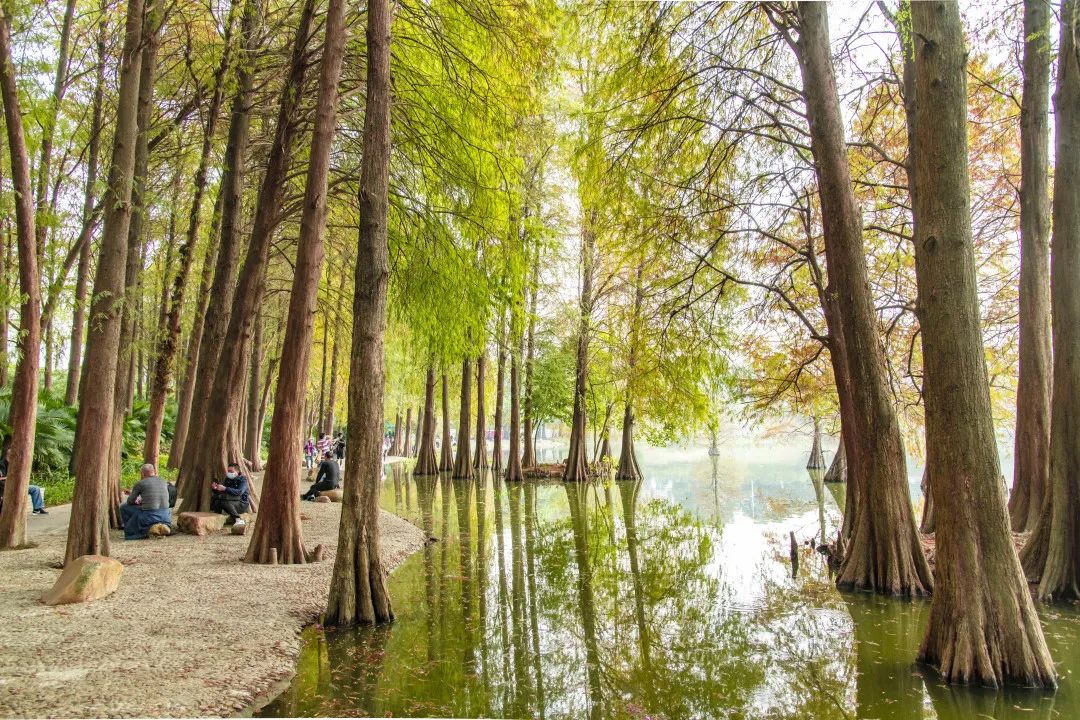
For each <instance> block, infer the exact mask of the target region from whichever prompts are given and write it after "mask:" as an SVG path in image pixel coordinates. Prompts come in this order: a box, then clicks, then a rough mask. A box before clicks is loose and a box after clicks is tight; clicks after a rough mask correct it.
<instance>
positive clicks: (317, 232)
mask: <svg viewBox="0 0 1080 720" xmlns="http://www.w3.org/2000/svg"><path fill="white" fill-rule="evenodd" d="M369 13H370V9H369ZM345 35H346V33H345V3H344V0H330V5H329V7H328V9H327V15H326V40H325V44H324V46H323V56H322V66H321V68H320V74H319V94H318V99H317V101H316V105H315V128H314V131H313V132H312V138H311V152H310V155H309V158H308V168H307V181H306V185H305V187H304V205H303V208H304V209H303V212H302V214H301V216H300V237H299V241H298V243H297V249H296V264H295V272H294V275H293V285H292V294H291V295H290V297H289V316H288V319H287V320H286V324H285V338H284V341H283V342H282V346H281V368H280V371H279V373H278V385H277V393H276V394H275V396H274V416H273V419H272V420H271V425H270V455H269V457H268V458H267V471H266V474H265V475H264V476H263V498H262V508H261V510H260V512H259V521H258V522H257V523H255V531H254V533H253V535H252V537H251V544H250V545H249V546H248V551H247V555H246V557H245V559H246V560H247V561H248V562H254V563H268V562H270V560H271V556H272V555H276V556H277V557H278V558H279V561H280V562H281V563H283V564H292V563H304V562H306V560H307V558H306V557H305V554H304V540H303V534H302V528H301V525H300V456H299V455H298V454H297V447H298V446H299V444H300V440H301V434H302V433H303V430H304V428H303V423H304V420H303V412H304V390H305V387H306V386H307V378H308V371H309V369H310V363H311V338H312V334H313V332H314V322H315V305H316V302H317V299H318V292H319V279H320V276H321V274H322V263H323V259H324V258H325V255H326V251H325V248H324V246H323V235H324V233H325V230H326V188H327V183H328V179H329V174H330V149H331V147H332V145H333V141H334V131H335V129H336V123H337V106H338V81H339V80H340V78H341V64H342V59H343V58H344V55H345ZM369 92H370V88H369ZM365 155H366V153H365ZM366 160H367V158H366V157H365V162H366ZM362 212H363V210H362ZM380 352H381V348H380ZM358 372H363V371H362V370H360V371H358ZM350 409H351V408H350ZM378 409H379V414H380V415H381V414H382V399H381V398H380V399H379V403H378ZM352 417H353V415H352V414H351V413H350V418H352ZM356 417H358V418H359V417H362V411H361V412H358V413H357V416H356ZM379 434H380V436H381V435H382V433H381V432H380V433H379ZM351 447H352V448H356V449H357V450H360V453H363V450H364V449H365V448H364V447H363V443H362V442H357V443H356V444H355V445H352V446H351ZM380 450H381V443H380ZM354 454H356V453H354V452H350V453H349V457H350V459H351V458H352V457H353V455H354ZM380 456H381V452H380ZM348 477H349V475H346V478H348ZM375 477H376V478H378V477H379V474H378V473H377V474H376V475H375ZM346 492H348V491H346ZM343 522H344V521H343ZM341 547H342V546H341V545H339V548H338V552H339V554H340V552H341Z"/></svg>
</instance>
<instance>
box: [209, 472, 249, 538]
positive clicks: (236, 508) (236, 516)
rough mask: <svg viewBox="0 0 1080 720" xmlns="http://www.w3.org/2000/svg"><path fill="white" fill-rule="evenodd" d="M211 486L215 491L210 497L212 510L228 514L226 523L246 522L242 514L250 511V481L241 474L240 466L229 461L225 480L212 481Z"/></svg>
mask: <svg viewBox="0 0 1080 720" xmlns="http://www.w3.org/2000/svg"><path fill="white" fill-rule="evenodd" d="M210 488H211V489H212V490H213V491H214V495H213V497H211V498H210V511H211V512H216V513H225V514H226V515H228V516H229V519H228V520H226V521H225V524H226V525H233V524H235V523H237V522H241V523H242V522H244V520H243V518H241V517H240V516H241V515H243V514H244V513H246V512H247V511H248V481H247V478H246V477H244V476H243V475H241V474H240V467H239V466H238V465H237V464H236V463H229V467H228V468H227V469H226V472H225V480H224V482H212V483H210Z"/></svg>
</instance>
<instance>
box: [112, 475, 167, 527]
mask: <svg viewBox="0 0 1080 720" xmlns="http://www.w3.org/2000/svg"><path fill="white" fill-rule="evenodd" d="M120 521H121V522H122V523H123V524H124V539H125V540H141V539H143V538H145V537H148V536H149V535H151V534H154V535H169V534H170V533H171V528H170V526H171V525H172V511H171V510H169V486H168V484H167V483H166V482H165V481H164V480H162V479H161V478H159V477H158V474H157V468H155V467H154V466H153V465H151V464H150V463H147V464H146V465H143V466H142V468H140V469H139V481H138V482H137V483H135V484H134V485H132V486H131V492H130V493H129V494H128V498H127V502H124V503H121V504H120ZM158 525H162V526H163V527H157V526H158Z"/></svg>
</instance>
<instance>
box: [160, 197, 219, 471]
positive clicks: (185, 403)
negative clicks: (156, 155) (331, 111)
mask: <svg viewBox="0 0 1080 720" xmlns="http://www.w3.org/2000/svg"><path fill="white" fill-rule="evenodd" d="M224 198H225V188H224V186H223V185H218V192H217V199H216V200H215V201H214V214H213V218H212V227H213V232H212V233H211V235H210V242H209V243H207V246H206V253H205V255H204V256H203V263H202V271H201V273H200V275H199V299H198V304H197V307H196V308H195V319H194V321H193V322H192V324H191V336H190V337H189V338H188V347H187V353H186V356H185V357H186V361H187V362H186V364H185V366H184V382H183V384H182V385H181V386H180V393H179V397H178V398H177V401H176V427H175V428H174V429H173V441H172V446H171V447H170V448H169V462H168V467H169V468H171V469H173V470H175V469H177V468H179V467H180V463H181V461H182V459H183V457H184V447H185V445H186V441H187V434H188V427H189V426H190V424H191V405H192V403H193V402H194V397H195V376H196V374H197V373H198V370H199V355H200V353H201V352H202V336H203V329H204V328H205V327H206V313H207V310H208V308H209V305H210V285H211V283H212V282H213V278H214V266H215V265H216V264H217V255H218V248H219V245H220V244H221V206H222V203H223V202H224Z"/></svg>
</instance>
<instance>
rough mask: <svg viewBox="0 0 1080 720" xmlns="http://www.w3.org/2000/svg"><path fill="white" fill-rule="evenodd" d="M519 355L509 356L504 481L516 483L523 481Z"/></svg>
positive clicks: (512, 354)
mask: <svg viewBox="0 0 1080 720" xmlns="http://www.w3.org/2000/svg"><path fill="white" fill-rule="evenodd" d="M519 355H520V353H516V352H515V353H511V354H510V447H509V451H510V452H509V454H508V455H507V459H506V479H507V481H510V482H518V481H521V480H524V479H525V474H524V473H523V472H522V469H521V382H520V379H519V376H520V374H521V371H520V370H519V368H518V356H519Z"/></svg>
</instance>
